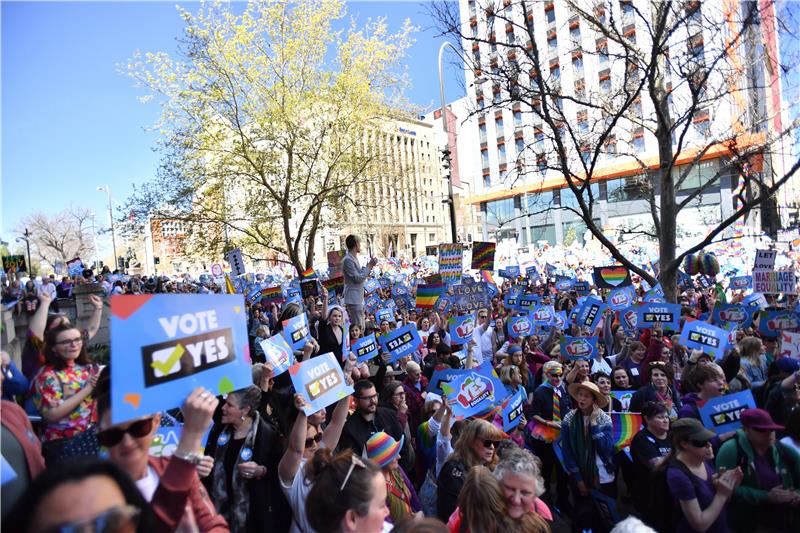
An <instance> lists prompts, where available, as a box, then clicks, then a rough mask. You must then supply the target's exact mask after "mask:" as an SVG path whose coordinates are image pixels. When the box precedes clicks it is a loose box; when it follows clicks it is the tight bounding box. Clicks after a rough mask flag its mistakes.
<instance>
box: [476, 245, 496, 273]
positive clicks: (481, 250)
mask: <svg viewBox="0 0 800 533" xmlns="http://www.w3.org/2000/svg"><path fill="white" fill-rule="evenodd" d="M496 246H497V245H496V244H495V243H493V242H473V243H472V268H473V269H474V270H494V250H495V248H496Z"/></svg>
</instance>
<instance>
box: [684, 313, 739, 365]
mask: <svg viewBox="0 0 800 533" xmlns="http://www.w3.org/2000/svg"><path fill="white" fill-rule="evenodd" d="M680 344H681V345H682V346H686V347H687V348H695V349H698V350H701V351H702V352H703V353H706V354H708V355H712V356H714V359H722V356H723V355H724V353H725V349H726V348H727V347H728V332H727V331H725V330H724V329H722V328H718V327H716V326H712V325H711V324H709V323H708V322H702V321H700V320H695V321H693V322H687V323H686V324H684V325H683V331H681V340H680Z"/></svg>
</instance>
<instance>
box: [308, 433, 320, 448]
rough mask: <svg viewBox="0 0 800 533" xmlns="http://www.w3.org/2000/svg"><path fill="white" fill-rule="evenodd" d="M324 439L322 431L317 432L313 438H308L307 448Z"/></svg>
mask: <svg viewBox="0 0 800 533" xmlns="http://www.w3.org/2000/svg"><path fill="white" fill-rule="evenodd" d="M321 440H322V433H317V434H316V435H314V436H313V437H311V438H308V439H306V448H311V447H312V446H313V445H314V444H315V443H317V444H318V443H319V441H321Z"/></svg>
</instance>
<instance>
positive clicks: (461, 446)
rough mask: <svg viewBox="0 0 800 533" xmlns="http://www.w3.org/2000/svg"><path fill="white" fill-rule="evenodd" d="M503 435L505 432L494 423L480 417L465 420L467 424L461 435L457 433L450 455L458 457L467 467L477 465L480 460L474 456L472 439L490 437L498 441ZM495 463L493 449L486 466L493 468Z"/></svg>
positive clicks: (495, 455) (495, 458) (495, 456)
mask: <svg viewBox="0 0 800 533" xmlns="http://www.w3.org/2000/svg"><path fill="white" fill-rule="evenodd" d="M505 437H506V435H505V433H503V432H502V431H501V430H500V429H499V428H498V427H497V426H495V425H494V424H492V423H490V422H487V421H486V420H482V419H480V418H475V419H473V420H470V421H469V422H467V424H466V425H465V426H464V427H463V428H462V429H461V435H459V437H458V440H457V441H456V443H455V445H454V446H453V453H452V455H451V457H454V458H456V459H460V460H461V461H462V462H463V463H464V464H465V465H466V467H467V468H472V467H473V466H479V465H480V460H479V459H478V457H476V456H475V452H474V451H472V441H474V440H475V439H491V440H495V441H499V440H503V439H504V438H505ZM495 464H497V450H495V454H494V455H493V456H492V460H491V461H490V463H489V464H488V465H486V466H488V467H490V468H494V465H495Z"/></svg>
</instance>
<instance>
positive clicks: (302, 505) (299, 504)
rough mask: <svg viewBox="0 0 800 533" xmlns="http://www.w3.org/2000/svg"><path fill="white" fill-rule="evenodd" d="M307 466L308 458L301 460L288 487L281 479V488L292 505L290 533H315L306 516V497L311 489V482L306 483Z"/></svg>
mask: <svg viewBox="0 0 800 533" xmlns="http://www.w3.org/2000/svg"><path fill="white" fill-rule="evenodd" d="M305 466H306V458H305V457H303V458H302V459H301V460H300V467H299V468H298V469H297V473H295V475H294V479H293V480H292V485H291V486H289V487H287V486H286V485H285V484H284V483H283V480H281V489H282V490H283V494H284V496H286V499H287V500H289V505H290V506H291V507H292V517H293V520H292V529H290V530H289V532H290V533H315V532H314V530H313V529H311V526H310V525H308V518H307V517H306V498H307V497H308V493H309V492H310V491H311V483H306V479H305V475H304V473H303V470H304V469H305Z"/></svg>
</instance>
